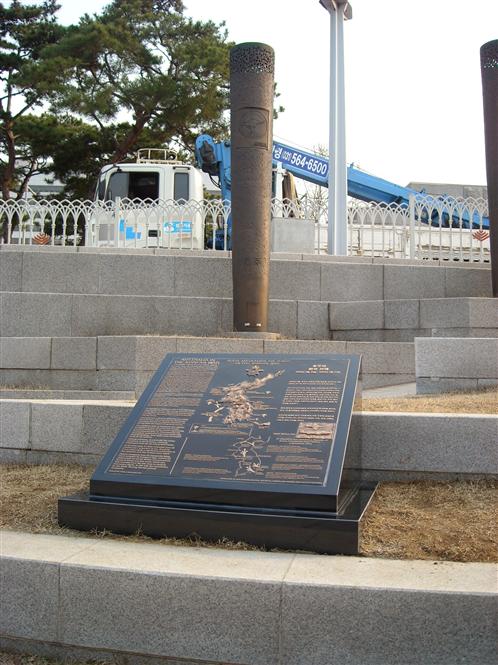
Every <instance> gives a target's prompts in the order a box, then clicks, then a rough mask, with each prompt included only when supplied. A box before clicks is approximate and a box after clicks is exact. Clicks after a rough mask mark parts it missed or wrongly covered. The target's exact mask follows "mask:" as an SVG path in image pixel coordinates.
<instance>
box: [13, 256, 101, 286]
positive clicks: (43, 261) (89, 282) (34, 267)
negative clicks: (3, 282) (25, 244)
mask: <svg viewBox="0 0 498 665" xmlns="http://www.w3.org/2000/svg"><path fill="white" fill-rule="evenodd" d="M98 286H99V257H98V256H93V255H90V254H78V253H75V252H74V251H72V252H63V253H52V254H50V253H45V252H30V253H27V254H25V255H24V257H23V266H22V290H23V291H25V292H29V291H32V292H36V293H40V292H45V293H98Z"/></svg>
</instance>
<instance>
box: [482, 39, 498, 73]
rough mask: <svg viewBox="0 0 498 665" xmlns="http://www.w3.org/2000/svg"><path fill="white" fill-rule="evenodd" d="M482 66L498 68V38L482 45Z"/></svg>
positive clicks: (484, 67)
mask: <svg viewBox="0 0 498 665" xmlns="http://www.w3.org/2000/svg"><path fill="white" fill-rule="evenodd" d="M481 67H482V68H483V69H496V68H498V39H495V40H493V41H492V42H487V43H486V44H483V45H482V46H481Z"/></svg>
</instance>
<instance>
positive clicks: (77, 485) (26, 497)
mask: <svg viewBox="0 0 498 665" xmlns="http://www.w3.org/2000/svg"><path fill="white" fill-rule="evenodd" d="M92 471H93V470H92V469H91V468H88V467H81V466H67V465H50V466H19V465H12V466H10V465H9V466H4V467H0V481H1V482H0V501H1V506H2V509H1V515H0V527H2V528H5V529H13V530H16V531H28V532H32V533H51V534H63V535H67V536H77V537H96V536H98V537H101V538H104V537H105V538H113V539H119V540H126V541H134V542H137V541H141V542H143V541H148V540H152V539H151V538H147V537H146V536H142V535H140V534H135V535H132V536H118V535H114V534H112V533H108V532H104V533H102V532H99V533H93V534H88V533H87V534H82V533H80V532H79V531H74V530H71V529H65V528H64V529H63V528H61V527H59V525H58V524H57V499H58V498H59V497H60V496H64V495H67V494H74V493H76V492H79V491H81V490H87V489H88V481H89V479H90V476H91V474H92ZM497 508H498V483H497V482H493V481H479V482H470V481H454V482H446V483H437V482H422V481H420V482H410V483H382V484H381V485H380V486H379V488H378V490H377V492H376V494H375V496H374V498H373V500H372V503H371V505H370V507H369V509H368V511H367V514H366V516H365V519H364V522H363V523H362V533H361V538H360V551H361V553H362V554H363V555H365V556H371V557H388V558H395V559H436V560H445V561H464V562H466V561H488V562H491V561H497V562H498V528H497V525H496V513H497ZM155 542H160V543H167V544H170V545H190V546H202V547H223V548H226V549H239V550H240V549H244V550H257V549H259V548H257V547H255V546H252V545H247V544H246V543H234V542H231V541H228V540H221V541H219V542H218V543H211V544H210V543H205V542H203V541H201V540H199V539H194V538H193V539H188V540H181V539H174V538H164V539H163V540H160V541H157V540H156V541H155ZM0 665H2V664H1V662H0ZM23 665H24V664H23Z"/></svg>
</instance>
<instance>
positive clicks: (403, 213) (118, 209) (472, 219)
mask: <svg viewBox="0 0 498 665" xmlns="http://www.w3.org/2000/svg"><path fill="white" fill-rule="evenodd" d="M271 212H272V217H274V218H281V219H282V218H283V219H300V220H306V221H308V222H309V223H310V224H313V225H314V227H315V253H323V254H325V253H326V252H327V204H326V202H323V201H321V200H318V201H314V200H301V201H289V200H283V201H282V200H277V199H274V200H273V201H272V211H271ZM487 215H488V208H487V202H486V201H485V200H484V199H457V198H450V197H447V198H442V199H441V198H435V197H432V196H422V195H421V196H417V197H412V199H411V200H410V205H409V206H402V205H394V204H392V205H382V204H373V203H362V202H358V201H350V203H349V204H348V254H349V255H351V256H371V257H373V256H375V257H384V258H414V259H425V260H429V261H430V260H435V259H438V260H448V261H477V262H487V261H489V233H488V230H487V228H485V226H486V224H485V221H486V219H487ZM229 216H230V205H229V203H228V202H226V201H225V202H223V201H220V200H212V201H208V200H203V201H172V200H169V201H162V200H145V201H143V200H138V199H136V200H129V199H117V200H116V201H115V202H114V201H108V202H101V201H77V200H74V201H70V200H64V201H58V200H54V199H48V200H35V199H28V200H20V201H15V200H7V201H3V200H0V223H1V226H2V242H3V243H6V244H21V245H33V244H48V245H52V246H54V245H62V246H69V247H73V248H76V247H78V246H79V245H86V246H93V247H122V248H139V247H164V248H166V249H185V250H193V249H206V250H214V249H229V247H230V237H229V224H228V221H229Z"/></svg>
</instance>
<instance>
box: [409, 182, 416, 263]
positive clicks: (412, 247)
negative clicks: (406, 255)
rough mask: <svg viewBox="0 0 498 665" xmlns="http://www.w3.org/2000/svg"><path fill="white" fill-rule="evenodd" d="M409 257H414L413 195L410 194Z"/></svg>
mask: <svg viewBox="0 0 498 665" xmlns="http://www.w3.org/2000/svg"><path fill="white" fill-rule="evenodd" d="M409 207H410V258H411V259H414V258H415V196H414V195H413V194H410V206H409Z"/></svg>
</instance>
